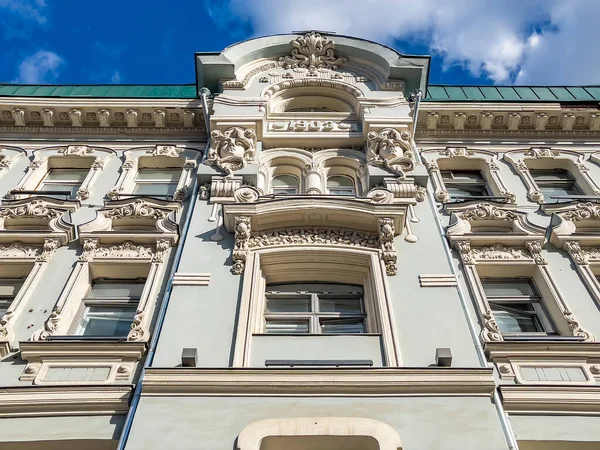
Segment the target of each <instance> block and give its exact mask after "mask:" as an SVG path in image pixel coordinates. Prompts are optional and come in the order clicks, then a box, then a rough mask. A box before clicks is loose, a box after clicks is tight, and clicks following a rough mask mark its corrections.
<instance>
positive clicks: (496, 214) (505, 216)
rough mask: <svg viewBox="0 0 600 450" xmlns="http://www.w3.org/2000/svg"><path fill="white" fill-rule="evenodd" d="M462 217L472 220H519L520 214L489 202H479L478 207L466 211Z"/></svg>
mask: <svg viewBox="0 0 600 450" xmlns="http://www.w3.org/2000/svg"><path fill="white" fill-rule="evenodd" d="M460 218H461V219H463V220H467V221H469V222H472V221H474V220H507V221H511V220H518V215H517V214H516V213H514V212H512V211H508V210H506V209H502V208H498V207H497V206H494V205H491V204H489V203H479V204H478V205H477V207H476V208H474V209H471V210H469V211H466V212H464V213H462V214H461V215H460Z"/></svg>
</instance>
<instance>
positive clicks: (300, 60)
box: [279, 31, 347, 69]
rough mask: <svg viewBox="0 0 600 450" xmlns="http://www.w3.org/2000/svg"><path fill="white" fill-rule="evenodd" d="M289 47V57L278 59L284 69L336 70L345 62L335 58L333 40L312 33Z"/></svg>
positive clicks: (296, 40)
mask: <svg viewBox="0 0 600 450" xmlns="http://www.w3.org/2000/svg"><path fill="white" fill-rule="evenodd" d="M291 45H292V47H293V48H292V52H291V55H290V56H283V57H281V58H279V61H280V63H281V64H282V66H283V67H284V68H286V69H287V68H292V69H293V68H297V67H300V68H306V69H309V68H314V69H323V68H325V69H337V68H338V67H339V66H341V65H342V64H344V63H345V62H346V61H347V59H346V58H344V57H339V56H336V54H335V44H334V42H333V40H331V39H329V38H328V37H327V36H321V35H320V34H319V33H316V32H314V31H311V32H309V33H306V34H305V35H304V36H301V37H298V38H296V39H294V40H293V41H292V42H291Z"/></svg>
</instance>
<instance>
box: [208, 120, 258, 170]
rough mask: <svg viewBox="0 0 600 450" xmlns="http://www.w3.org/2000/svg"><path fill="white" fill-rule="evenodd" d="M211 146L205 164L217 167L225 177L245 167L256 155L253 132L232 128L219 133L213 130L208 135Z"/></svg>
mask: <svg viewBox="0 0 600 450" xmlns="http://www.w3.org/2000/svg"><path fill="white" fill-rule="evenodd" d="M210 137H211V139H212V144H211V146H210V149H209V151H208V156H207V158H206V164H208V165H214V166H217V167H218V168H219V169H221V170H222V171H223V172H225V173H226V174H227V176H232V175H233V172H234V171H236V170H240V169H242V168H244V167H246V164H247V163H248V162H249V161H253V160H254V154H255V153H256V134H255V132H254V130H251V129H244V128H240V127H232V128H229V129H228V130H226V131H225V132H221V131H219V130H215V131H213V132H212V133H211V134H210Z"/></svg>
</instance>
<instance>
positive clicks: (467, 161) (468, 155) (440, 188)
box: [421, 147, 516, 203]
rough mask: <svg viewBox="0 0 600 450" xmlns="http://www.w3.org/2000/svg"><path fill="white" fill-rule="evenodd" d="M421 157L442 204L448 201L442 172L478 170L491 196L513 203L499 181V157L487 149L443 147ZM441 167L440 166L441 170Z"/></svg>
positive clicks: (448, 195)
mask: <svg viewBox="0 0 600 450" xmlns="http://www.w3.org/2000/svg"><path fill="white" fill-rule="evenodd" d="M421 157H422V158H423V162H424V164H425V166H426V167H427V169H428V170H429V174H430V176H431V180H432V182H433V188H434V192H435V198H436V200H438V201H439V202H441V203H447V202H449V201H450V200H451V198H450V194H449V192H448V189H447V188H446V185H445V184H444V179H443V177H442V174H441V171H442V170H480V171H481V172H482V174H483V176H484V178H485V181H486V183H487V186H488V188H489V190H490V191H491V193H492V195H493V196H497V197H504V198H506V200H507V201H508V202H510V203H514V202H515V201H516V197H515V195H514V194H513V193H511V192H510V191H509V190H508V188H507V187H506V185H505V184H504V182H503V181H502V178H501V177H500V167H499V166H498V155H497V154H496V153H494V152H491V151H488V150H481V149H475V148H464V147H446V148H444V149H429V150H425V151H423V152H421ZM440 166H441V167H440Z"/></svg>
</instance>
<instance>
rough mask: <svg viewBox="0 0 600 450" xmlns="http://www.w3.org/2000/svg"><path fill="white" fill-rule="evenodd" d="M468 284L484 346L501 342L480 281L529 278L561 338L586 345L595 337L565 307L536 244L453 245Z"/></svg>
mask: <svg viewBox="0 0 600 450" xmlns="http://www.w3.org/2000/svg"><path fill="white" fill-rule="evenodd" d="M455 247H456V248H457V249H458V251H459V254H460V258H461V261H462V264H463V266H464V269H465V270H464V274H465V279H466V281H467V284H468V285H469V288H470V290H471V293H472V294H473V298H474V300H475V304H476V306H477V312H478V314H479V317H480V319H481V323H482V328H483V329H482V331H481V335H480V337H481V340H482V341H483V342H498V341H503V340H504V338H503V336H502V333H501V332H500V329H499V328H498V325H497V323H496V320H495V318H494V314H493V312H492V309H491V306H490V304H489V302H488V300H487V297H486V295H485V291H484V289H483V286H482V284H481V278H485V277H488V276H489V277H492V278H493V277H495V276H496V277H498V276H499V275H501V277H502V278H511V277H515V278H517V277H523V276H527V277H530V278H532V279H533V280H534V281H535V283H536V287H537V288H538V290H539V291H540V294H541V296H542V301H543V303H544V305H545V307H546V310H547V311H548V314H549V315H550V317H551V318H552V320H553V322H554V325H555V326H556V328H557V332H558V333H559V334H560V335H562V336H579V337H581V338H583V340H585V341H593V340H594V337H593V336H592V335H591V334H590V333H588V332H587V331H585V330H584V329H583V328H582V327H581V326H580V325H579V323H578V322H577V319H576V318H575V316H574V315H573V313H572V312H571V309H570V308H569V306H568V305H567V302H566V300H565V296H564V295H563V294H562V292H561V291H560V290H559V288H558V285H557V284H556V282H555V281H554V278H553V277H552V275H551V274H550V271H549V269H548V265H547V262H546V260H545V259H544V258H543V256H542V255H541V252H542V247H541V243H540V242H539V241H528V242H525V245H524V246H523V247H508V246H504V245H502V243H497V244H494V245H492V246H489V247H473V248H472V247H471V245H470V243H469V242H468V241H456V242H455Z"/></svg>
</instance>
